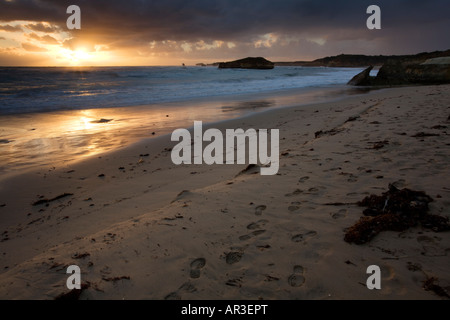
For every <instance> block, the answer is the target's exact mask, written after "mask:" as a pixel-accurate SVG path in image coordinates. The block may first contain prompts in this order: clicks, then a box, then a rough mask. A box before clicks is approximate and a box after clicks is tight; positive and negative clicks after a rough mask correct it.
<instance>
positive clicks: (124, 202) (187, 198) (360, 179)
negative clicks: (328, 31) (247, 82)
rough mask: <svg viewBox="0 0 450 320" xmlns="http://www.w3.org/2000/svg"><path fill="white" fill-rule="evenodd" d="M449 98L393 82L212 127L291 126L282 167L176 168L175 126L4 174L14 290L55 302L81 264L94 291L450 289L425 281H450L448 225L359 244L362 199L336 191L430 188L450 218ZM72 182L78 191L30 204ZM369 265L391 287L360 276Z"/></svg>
mask: <svg viewBox="0 0 450 320" xmlns="http://www.w3.org/2000/svg"><path fill="white" fill-rule="evenodd" d="M449 98H450V86H448V85H444V86H427V87H405V88H392V89H391V90H383V91H379V92H372V93H370V94H368V95H362V96H353V97H346V98H343V99H339V100H337V101H333V102H324V103H319V104H317V103H316V104H309V105H306V106H305V105H303V106H293V107H284V108H278V109H272V110H267V111H263V112H258V113H257V114H251V115H248V116H245V117H241V118H238V119H231V120H225V121H223V122H216V123H208V124H204V128H208V127H211V126H214V127H215V128H218V129H221V130H224V129H226V128H243V129H244V130H245V129H246V128H250V127H253V128H268V129H269V128H278V129H280V170H279V174H278V175H276V176H266V177H264V176H260V175H259V172H256V173H257V174H253V172H252V171H249V172H244V173H241V172H242V170H243V169H245V168H246V165H214V166H206V165H190V166H189V165H183V166H174V165H173V164H172V163H171V161H170V151H168V150H169V149H170V148H171V147H173V145H174V144H175V143H172V142H170V141H169V140H170V137H169V135H165V136H161V137H157V138H155V139H150V140H144V141H140V142H138V143H135V144H133V145H131V146H128V147H126V148H123V149H120V150H117V151H114V152H108V153H106V154H102V155H101V158H97V157H94V158H90V159H87V160H85V161H82V162H79V163H74V164H66V165H64V166H62V167H59V168H56V169H55V170H50V171H47V170H43V169H41V170H39V171H34V172H29V173H26V174H23V175H20V176H15V177H14V178H10V179H8V180H2V181H1V185H0V191H1V192H0V206H1V207H0V215H1V216H2V219H1V222H0V232H1V233H2V238H0V241H1V242H0V254H2V256H3V259H2V261H1V262H0V288H1V289H0V297H2V298H3V299H6V298H7V299H52V298H54V297H56V296H58V295H59V294H61V293H64V292H66V291H67V289H66V288H65V281H66V279H67V278H66V274H65V267H66V266H68V265H71V264H77V265H79V266H80V267H81V269H82V282H84V283H85V282H86V281H88V282H89V283H90V287H89V289H87V290H85V291H84V292H83V294H82V298H85V299H122V298H126V299H259V298H263V299H439V297H438V296H436V295H434V294H433V293H432V292H428V291H425V290H423V288H422V282H423V281H425V280H426V276H435V277H436V278H438V279H439V281H440V285H442V286H444V287H445V286H446V285H447V283H450V278H448V271H447V268H448V265H449V263H450V258H449V256H448V254H450V253H449V249H448V248H450V236H449V233H448V232H447V233H434V232H431V231H428V230H425V229H422V228H420V227H416V228H411V229H409V230H407V231H405V232H402V233H398V232H383V233H381V234H380V235H378V236H377V237H376V238H375V239H374V240H373V241H372V242H371V243H370V244H367V245H362V246H357V245H349V244H347V243H345V242H344V241H343V230H344V229H345V228H348V227H349V226H351V225H352V224H353V223H354V222H356V221H357V220H358V219H359V218H360V217H361V216H362V209H361V208H359V207H357V206H354V205H350V204H348V205H342V206H333V205H326V203H337V202H343V203H352V202H356V201H360V200H361V199H362V198H363V197H364V196H366V195H368V194H380V193H381V192H383V191H386V190H387V186H388V184H389V183H394V182H397V183H398V185H399V186H401V187H407V188H411V189H414V190H423V191H425V192H426V193H427V194H430V195H431V196H432V197H433V199H434V200H435V201H434V202H432V203H431V205H430V208H431V212H432V213H435V214H439V215H443V216H447V217H448V216H449V214H450V211H449V208H450V203H449V202H448V200H447V199H448V196H449V195H450V186H447V185H446V182H447V180H448V179H442V177H445V175H447V176H448V159H449V157H450V154H449V148H448V147H445V145H448V144H449V135H448V133H447V132H446V128H441V129H432V127H436V126H438V125H440V126H441V127H444V126H445V127H447V126H448V125H449V124H448V123H447V124H446V122H448V120H447V116H448V114H449V109H448V107H447V106H446V104H445V102H446V101H449ZM355 117H356V118H355ZM350 118H355V119H353V120H351V121H349V119H350ZM319 131H322V132H324V133H327V134H325V135H323V136H321V137H317V136H315V133H317V132H319ZM419 132H427V133H434V134H436V136H431V137H425V138H422V139H420V138H414V137H412V136H413V135H414V134H417V133H419ZM403 133H405V134H403ZM377 141H387V143H385V145H384V146H383V147H382V148H381V149H374V148H373V145H374V143H376V142H377ZM438 147H439V148H438ZM146 154H148V156H145V155H146ZM141 159H142V160H143V161H142V162H140V160H141ZM120 168H123V169H120ZM101 175H103V176H101ZM62 193H67V194H69V193H70V194H72V195H71V196H67V197H65V198H61V199H58V200H55V201H49V202H48V203H47V204H48V206H45V205H36V206H33V205H32V203H34V202H36V201H38V200H39V199H40V198H39V197H38V195H39V196H43V197H44V198H43V199H52V198H55V197H57V196H58V195H60V194H62ZM438 196H440V197H438ZM3 204H4V205H5V206H3ZM5 231H7V232H6V233H5ZM421 253H423V254H421ZM202 259H204V263H200V262H202V261H203V260H202ZM196 261H197V262H196ZM199 261H200V262H199ZM346 261H349V262H351V263H346ZM371 264H379V265H380V267H381V270H382V286H383V290H380V291H370V290H368V289H367V288H365V287H364V286H362V285H361V284H360V283H361V282H362V283H365V280H366V273H365V271H366V268H367V266H368V265H371ZM409 265H415V266H416V267H417V268H415V270H416V271H412V269H411V270H410V269H408V266H409ZM418 266H420V267H418ZM193 270H194V271H193ZM197 276H198V277H197ZM127 277H128V278H127ZM108 279H119V280H108ZM24 288H26V290H24Z"/></svg>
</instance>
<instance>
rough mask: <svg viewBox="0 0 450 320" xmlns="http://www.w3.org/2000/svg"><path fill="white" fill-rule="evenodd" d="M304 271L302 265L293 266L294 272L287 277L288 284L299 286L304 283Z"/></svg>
mask: <svg viewBox="0 0 450 320" xmlns="http://www.w3.org/2000/svg"><path fill="white" fill-rule="evenodd" d="M304 272H305V270H304V268H303V267H302V266H295V267H294V273H293V274H291V275H290V276H289V278H288V283H289V285H290V286H291V287H301V286H302V285H303V284H304V283H305V277H304V276H303V274H304Z"/></svg>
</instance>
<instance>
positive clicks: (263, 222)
mask: <svg viewBox="0 0 450 320" xmlns="http://www.w3.org/2000/svg"><path fill="white" fill-rule="evenodd" d="M268 222H269V221H268V220H264V219H263V220H259V221H256V222H252V223H250V224H249V225H248V226H247V229H248V230H256V229H261V227H264V226H265V225H266V223H268Z"/></svg>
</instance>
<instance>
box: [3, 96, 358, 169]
mask: <svg viewBox="0 0 450 320" xmlns="http://www.w3.org/2000/svg"><path fill="white" fill-rule="evenodd" d="M347 94H352V92H350V91H349V92H348V93H347ZM330 95H331V96H332V95H334V96H335V97H338V96H340V97H342V91H341V90H339V91H336V90H334V91H333V90H329V91H328V93H326V92H324V91H323V90H322V91H318V92H313V93H311V92H309V93H308V92H307V93H305V92H303V93H300V94H299V93H297V94H290V95H277V96H273V95H272V96H270V95H269V96H267V97H265V96H263V95H259V96H258V97H257V99H255V97H254V96H253V97H252V98H251V99H243V98H242V99H240V100H238V99H229V100H217V101H211V100H210V99H209V100H204V101H202V100H198V101H195V102H190V103H182V102H179V103H170V104H169V103H167V104H162V105H151V106H141V107H126V108H108V109H88V110H76V111H58V112H48V113H34V114H22V115H7V116H0V177H2V175H4V174H5V173H9V172H13V171H15V172H18V171H21V170H25V169H28V168H32V167H42V166H47V167H52V166H55V167H56V166H59V165H61V164H62V163H67V162H71V161H78V160H82V159H84V158H86V157H92V156H96V155H99V154H102V153H104V152H107V151H110V150H114V149H118V148H121V147H124V146H127V145H130V144H132V143H134V142H137V141H139V140H142V139H144V138H151V137H154V136H161V135H164V134H168V133H171V132H172V131H173V130H175V129H177V128H185V127H191V126H192V124H193V122H194V121H195V120H199V121H200V120H201V121H203V122H204V123H207V122H217V121H222V120H226V119H231V118H236V117H239V116H242V115H245V114H249V113H251V112H255V111H258V110H267V109H270V108H275V107H279V106H287V105H299V104H302V103H309V102H312V101H314V102H319V101H320V100H329V99H330ZM153 133H155V134H153Z"/></svg>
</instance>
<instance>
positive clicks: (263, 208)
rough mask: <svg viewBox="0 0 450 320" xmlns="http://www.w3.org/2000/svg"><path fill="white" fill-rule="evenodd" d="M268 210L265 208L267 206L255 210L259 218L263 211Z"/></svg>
mask: <svg viewBox="0 0 450 320" xmlns="http://www.w3.org/2000/svg"><path fill="white" fill-rule="evenodd" d="M266 209H267V206H265V205H261V206H257V207H256V208H255V214H256V215H257V216H260V215H262V213H263V211H264V210H266Z"/></svg>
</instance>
